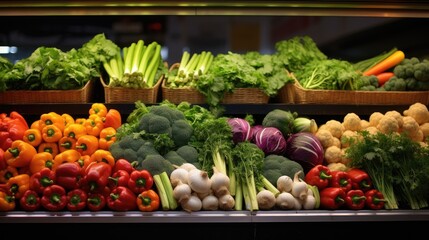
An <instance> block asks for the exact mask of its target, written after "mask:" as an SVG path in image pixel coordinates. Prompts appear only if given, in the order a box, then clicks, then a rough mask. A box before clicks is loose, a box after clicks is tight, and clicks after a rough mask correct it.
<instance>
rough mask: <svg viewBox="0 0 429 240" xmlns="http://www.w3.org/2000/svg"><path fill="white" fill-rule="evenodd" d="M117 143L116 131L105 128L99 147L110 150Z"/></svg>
mask: <svg viewBox="0 0 429 240" xmlns="http://www.w3.org/2000/svg"><path fill="white" fill-rule="evenodd" d="M115 141H116V129H115V128H113V127H106V128H103V129H102V130H101V132H100V136H99V138H98V147H99V148H100V149H104V150H109V148H110V146H111V145H112V144H113V143H114V142H115Z"/></svg>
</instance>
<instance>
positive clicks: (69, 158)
mask: <svg viewBox="0 0 429 240" xmlns="http://www.w3.org/2000/svg"><path fill="white" fill-rule="evenodd" d="M79 159H80V153H79V152H78V151H77V150H76V149H69V150H66V151H64V152H60V153H58V154H57V155H56V156H55V157H54V164H53V165H52V170H54V171H55V170H56V169H57V167H58V166H59V165H61V164H63V163H66V162H77V161H78V160H79Z"/></svg>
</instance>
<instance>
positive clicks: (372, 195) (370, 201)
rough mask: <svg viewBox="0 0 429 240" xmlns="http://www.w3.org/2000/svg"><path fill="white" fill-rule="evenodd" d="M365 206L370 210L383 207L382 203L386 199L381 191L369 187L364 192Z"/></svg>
mask: <svg viewBox="0 0 429 240" xmlns="http://www.w3.org/2000/svg"><path fill="white" fill-rule="evenodd" d="M365 197H366V200H365V206H366V207H368V208H369V209H372V210H378V209H382V208H384V204H385V202H386V201H387V200H386V199H385V198H384V195H383V193H382V192H380V191H379V190H377V189H371V190H368V191H366V192H365Z"/></svg>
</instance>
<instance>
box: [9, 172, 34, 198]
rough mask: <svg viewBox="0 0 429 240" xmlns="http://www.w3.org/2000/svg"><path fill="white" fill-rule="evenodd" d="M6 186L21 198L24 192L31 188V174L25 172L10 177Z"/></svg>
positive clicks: (16, 196)
mask: <svg viewBox="0 0 429 240" xmlns="http://www.w3.org/2000/svg"><path fill="white" fill-rule="evenodd" d="M6 188H7V190H8V191H10V192H11V193H12V195H13V196H15V198H16V199H17V200H19V199H20V198H21V196H22V195H23V194H24V192H25V191H27V190H28V189H30V175H28V174H25V173H23V174H18V175H16V176H13V177H11V178H9V180H8V181H7V183H6Z"/></svg>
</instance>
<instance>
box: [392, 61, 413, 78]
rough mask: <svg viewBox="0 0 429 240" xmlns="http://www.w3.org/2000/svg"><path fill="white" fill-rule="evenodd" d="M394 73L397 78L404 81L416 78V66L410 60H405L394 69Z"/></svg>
mask: <svg viewBox="0 0 429 240" xmlns="http://www.w3.org/2000/svg"><path fill="white" fill-rule="evenodd" d="M393 73H394V74H395V76H396V77H398V78H403V79H406V78H409V77H414V65H413V64H412V63H411V61H410V60H409V59H404V60H402V62H401V63H399V64H398V65H396V66H395V67H394V68H393Z"/></svg>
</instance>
